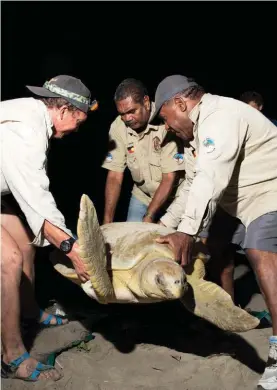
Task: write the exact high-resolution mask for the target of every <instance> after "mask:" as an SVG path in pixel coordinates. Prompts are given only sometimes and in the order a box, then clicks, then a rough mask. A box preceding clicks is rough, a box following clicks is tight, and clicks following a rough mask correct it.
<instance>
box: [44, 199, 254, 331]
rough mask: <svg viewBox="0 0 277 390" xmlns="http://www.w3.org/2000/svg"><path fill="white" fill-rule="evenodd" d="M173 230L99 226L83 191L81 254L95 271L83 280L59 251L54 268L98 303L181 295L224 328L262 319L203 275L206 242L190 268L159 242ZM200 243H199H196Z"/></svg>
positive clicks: (138, 225)
mask: <svg viewBox="0 0 277 390" xmlns="http://www.w3.org/2000/svg"><path fill="white" fill-rule="evenodd" d="M173 231H174V230H172V229H170V228H166V227H164V226H161V225H157V224H154V223H145V222H114V223H110V224H107V225H103V226H101V227H100V226H99V223H98V219H97V214H96V210H95V208H94V205H93V203H92V201H91V200H90V199H89V197H88V196H87V195H83V196H82V198H81V202H80V211H79V218H78V224H77V235H78V243H79V245H80V255H81V258H82V260H83V262H84V264H85V266H86V269H87V272H88V273H89V275H90V280H89V281H88V282H86V283H81V282H80V281H79V279H78V277H77V275H76V273H75V271H74V269H73V267H72V264H71V263H70V262H69V261H67V258H66V257H65V256H61V255H57V253H56V255H54V256H53V257H52V259H51V261H52V263H53V264H54V268H55V269H56V270H57V271H58V272H59V273H61V274H62V275H63V276H64V277H66V278H68V279H69V280H71V281H72V282H75V283H77V284H79V285H80V286H81V288H82V289H83V290H84V292H85V293H86V294H87V295H88V296H89V297H91V298H93V299H95V300H97V301H98V302H99V303H152V302H160V301H166V300H174V299H180V301H181V302H182V303H183V304H184V306H185V307H186V308H187V309H188V310H189V311H190V312H192V313H194V314H195V315H197V316H199V317H202V318H204V319H206V320H207V321H209V322H211V323H213V324H214V325H216V326H218V327H219V328H221V329H223V330H228V331H234V332H243V331H247V330H249V329H253V328H255V327H257V325H258V324H259V320H258V319H257V318H255V317H253V316H251V315H250V314H249V313H247V312H246V311H245V310H243V309H241V308H239V307H237V306H235V305H234V304H233V302H232V299H231V297H230V296H229V295H228V294H227V293H226V292H225V291H224V290H223V289H222V288H221V287H219V286H217V285H216V284H214V283H211V282H208V281H206V280H204V276H205V262H206V261H207V255H206V254H205V246H204V245H203V244H202V243H201V242H198V243H196V245H195V251H196V252H195V253H197V255H195V256H194V257H193V262H192V264H191V265H190V266H187V267H186V268H185V270H184V269H183V268H182V267H181V266H180V265H179V264H178V263H176V262H175V261H174V256H173V252H172V250H171V248H170V247H169V246H168V245H165V244H160V243H157V242H156V241H155V239H156V238H157V237H159V236H160V235H165V234H168V233H172V232H173ZM197 245H198V246H200V248H199V247H197Z"/></svg>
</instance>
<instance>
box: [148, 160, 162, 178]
mask: <svg viewBox="0 0 277 390" xmlns="http://www.w3.org/2000/svg"><path fill="white" fill-rule="evenodd" d="M149 166H150V174H151V178H152V180H153V181H155V182H158V183H160V182H161V181H162V168H161V156H160V154H153V155H152V156H151V158H150V161H149Z"/></svg>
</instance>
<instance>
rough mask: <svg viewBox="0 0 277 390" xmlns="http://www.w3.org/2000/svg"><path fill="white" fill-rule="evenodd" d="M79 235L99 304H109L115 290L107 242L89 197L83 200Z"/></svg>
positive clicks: (83, 255) (84, 260)
mask: <svg viewBox="0 0 277 390" xmlns="http://www.w3.org/2000/svg"><path fill="white" fill-rule="evenodd" d="M77 235H78V244H79V247H80V251H79V254H80V257H81V259H82V260H83V263H84V264H85V267H86V270H87V272H88V274H89V276H90V281H91V285H92V288H93V289H94V291H95V294H96V295H97V297H98V299H99V302H100V303H107V302H109V300H110V298H111V297H112V296H113V295H114V290H113V286H112V283H111V280H110V277H109V274H108V272H107V256H106V247H105V241H104V237H103V234H102V232H101V229H100V226H99V223H98V219H97V213H96V210H95V208H94V205H93V203H92V201H91V200H90V199H89V197H88V196H87V195H82V198H81V202H80V212H79V218H78V224H77Z"/></svg>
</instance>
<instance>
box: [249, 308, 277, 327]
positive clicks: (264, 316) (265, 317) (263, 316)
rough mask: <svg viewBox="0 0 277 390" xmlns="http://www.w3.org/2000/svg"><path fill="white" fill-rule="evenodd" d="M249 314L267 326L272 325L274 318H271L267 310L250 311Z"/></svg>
mask: <svg viewBox="0 0 277 390" xmlns="http://www.w3.org/2000/svg"><path fill="white" fill-rule="evenodd" d="M249 313H250V314H251V315H252V316H254V317H256V318H258V319H259V320H261V321H262V322H264V323H265V324H266V325H268V324H269V325H272V318H271V315H270V314H269V312H268V311H267V310H263V311H252V310H249Z"/></svg>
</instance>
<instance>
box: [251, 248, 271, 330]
mask: <svg viewBox="0 0 277 390" xmlns="http://www.w3.org/2000/svg"><path fill="white" fill-rule="evenodd" d="M246 255H247V257H248V259H249V262H250V264H251V266H252V267H253V270H254V272H255V274H256V276H257V279H258V283H259V286H260V289H261V292H262V294H263V296H264V298H265V302H266V304H267V307H268V310H269V312H270V315H271V318H272V328H273V335H275V336H277V253H272V252H264V251H259V250H257V249H247V250H246Z"/></svg>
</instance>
